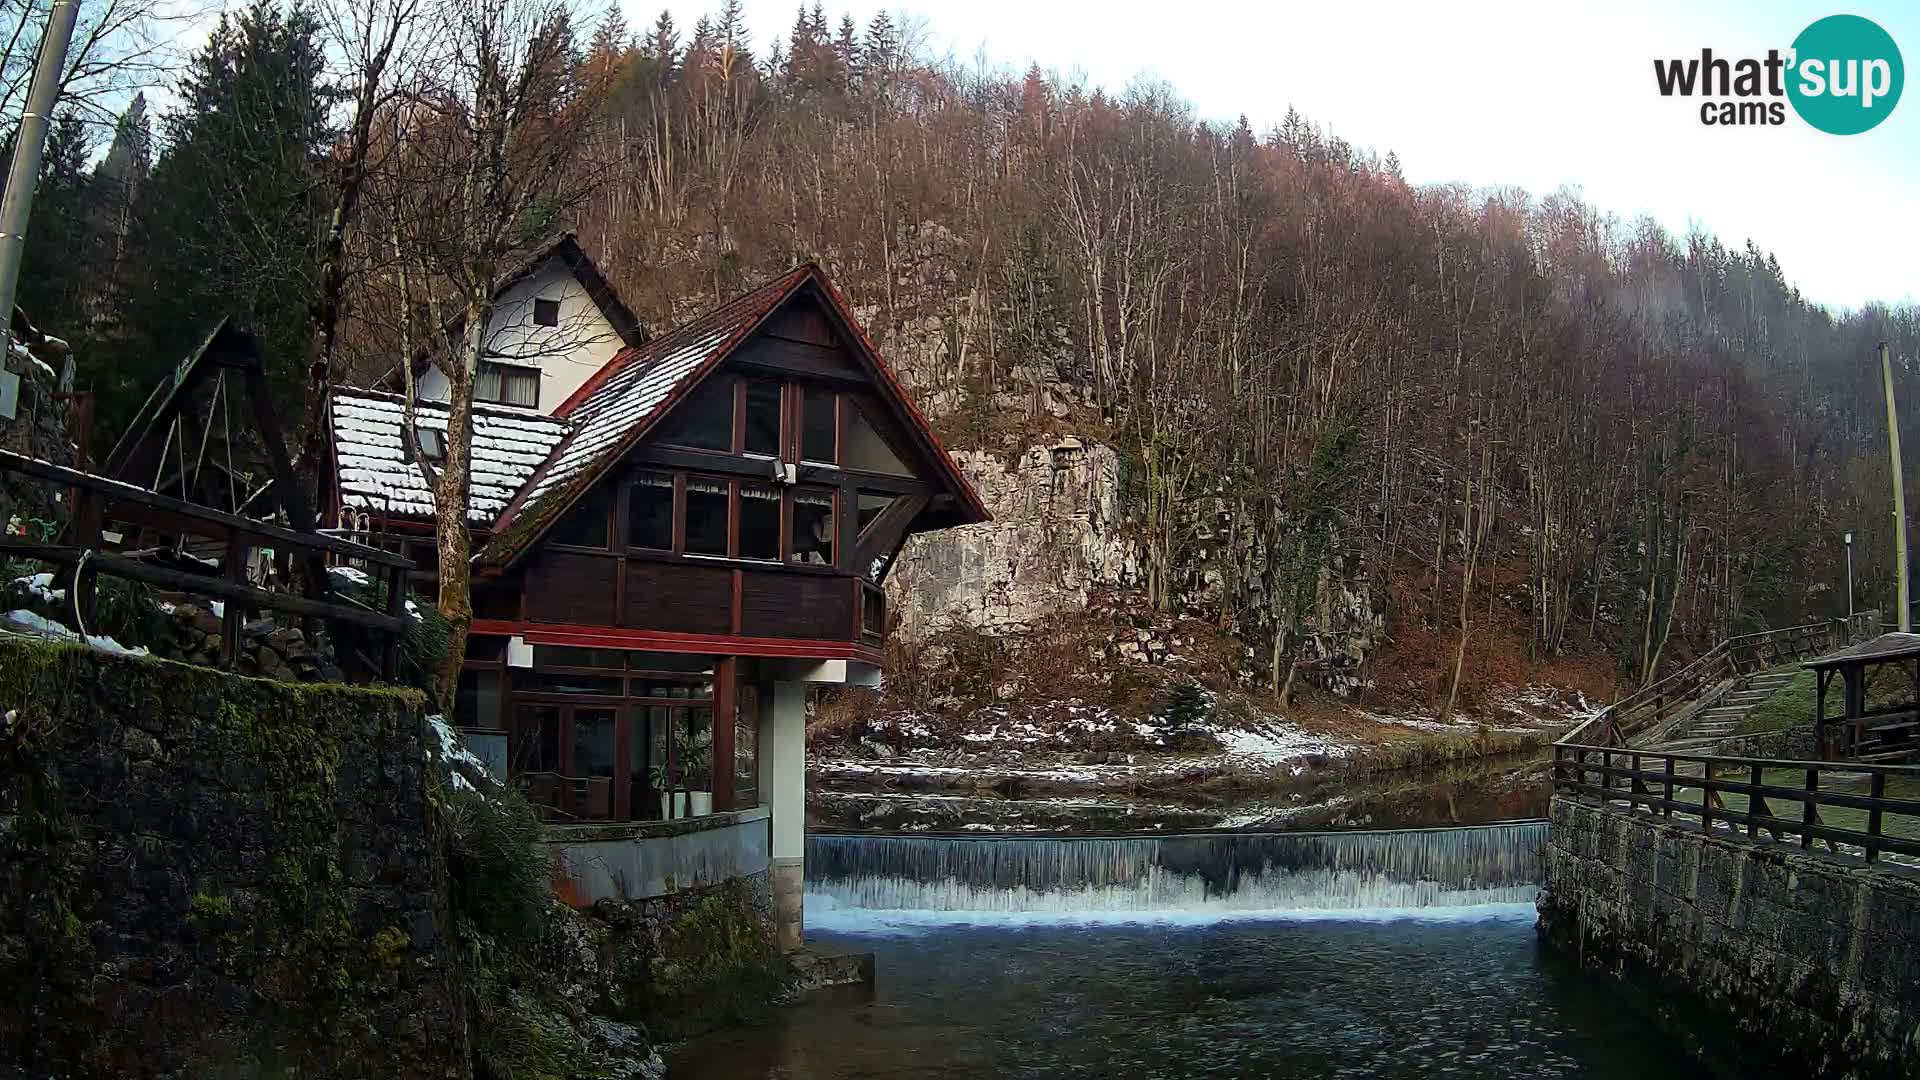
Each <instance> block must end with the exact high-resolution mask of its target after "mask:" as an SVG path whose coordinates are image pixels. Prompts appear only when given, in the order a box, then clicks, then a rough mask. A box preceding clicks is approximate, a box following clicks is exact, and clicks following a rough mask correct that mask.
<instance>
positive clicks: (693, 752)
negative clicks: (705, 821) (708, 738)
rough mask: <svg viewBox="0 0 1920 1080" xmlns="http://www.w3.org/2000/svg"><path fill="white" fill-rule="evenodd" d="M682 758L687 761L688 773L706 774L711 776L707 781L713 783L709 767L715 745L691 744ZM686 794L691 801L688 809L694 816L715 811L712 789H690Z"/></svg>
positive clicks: (690, 774) (691, 774) (701, 815)
mask: <svg viewBox="0 0 1920 1080" xmlns="http://www.w3.org/2000/svg"><path fill="white" fill-rule="evenodd" d="M682 760H683V761H685V762H686V764H685V769H686V775H688V776H706V777H708V778H709V779H708V781H707V783H708V784H709V785H711V784H712V783H713V781H712V779H711V777H712V772H711V771H710V769H709V767H708V766H709V765H710V764H711V762H712V760H713V747H711V746H689V747H687V748H686V756H685V757H684V758H683V759H682ZM686 796H687V799H688V802H689V806H688V810H689V811H690V812H691V813H692V815H693V816H694V817H704V816H706V815H708V814H711V813H713V792H712V790H710V789H709V790H705V791H689V792H687V793H686Z"/></svg>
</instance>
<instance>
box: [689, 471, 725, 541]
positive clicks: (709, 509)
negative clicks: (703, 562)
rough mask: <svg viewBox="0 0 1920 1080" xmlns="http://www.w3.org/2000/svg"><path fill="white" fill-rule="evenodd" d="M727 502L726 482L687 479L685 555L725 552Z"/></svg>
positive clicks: (694, 478)
mask: <svg viewBox="0 0 1920 1080" xmlns="http://www.w3.org/2000/svg"><path fill="white" fill-rule="evenodd" d="M728 502H729V499H728V493H727V482H726V481H725V480H709V479H707V478H706V477H702V476H689V477H687V554H689V555H725V554H726V553H727V521H728V517H729V515H728Z"/></svg>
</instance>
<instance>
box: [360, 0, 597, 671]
mask: <svg viewBox="0 0 1920 1080" xmlns="http://www.w3.org/2000/svg"><path fill="white" fill-rule="evenodd" d="M574 14H575V12H574V10H573V9H572V8H571V7H570V6H569V5H568V4H567V3H566V2H565V0H483V2H481V3H476V4H471V5H460V6H458V7H457V8H449V9H447V10H446V11H445V12H444V18H445V19H446V20H447V22H446V26H445V30H446V33H445V35H444V37H443V39H442V45H443V47H441V48H439V49H437V50H436V51H434V52H433V53H431V54H430V56H429V57H427V58H426V62H423V63H421V64H419V65H418V73H419V76H418V79H417V80H416V83H415V85H414V87H412V88H411V90H410V92H409V93H408V94H407V97H406V100H405V102H404V103H403V104H402V105H401V106H400V107H398V108H396V110H395V116H394V118H393V138H394V140H395V145H394V147H393V149H392V151H391V152H390V153H388V154H387V155H386V156H385V161H384V165H383V168H382V171H381V174H380V175H379V176H378V177H376V178H375V180H374V181H373V186H374V187H375V188H376V189H377V191H378V195H377V197H379V198H381V199H382V200H383V201H384V203H385V205H384V206H383V207H382V211H383V215H384V216H385V218H386V220H387V222H388V233H389V237H390V239H391V246H392V250H393V252H394V257H395V260H396V264H397V266H398V267H399V268H401V270H402V271H403V274H404V276H403V277H402V278H401V280H402V281H403V282H404V283H405V286H406V290H407V293H408V297H407V299H409V300H413V299H415V298H418V300H419V303H420V308H421V315H422V316H423V319H424V321H425V322H426V324H427V327H426V333H427V334H430V335H431V337H430V338H427V340H426V347H427V348H428V349H429V350H431V351H432V352H433V353H434V354H435V355H436V356H437V358H438V363H439V366H440V368H441V370H442V371H443V372H444V373H445V374H446V376H447V383H448V402H447V408H448V418H447V438H446V453H445V458H444V460H443V462H442V465H441V468H440V469H439V472H438V475H437V476H436V477H434V478H433V479H434V516H435V529H436V538H437V540H438V546H439V589H440V596H439V608H440V612H441V614H442V615H443V616H445V618H446V621H447V624H448V628H449V636H448V649H447V658H446V662H445V664H444V666H443V667H442V669H441V671H440V672H439V673H438V677H437V679H436V687H437V689H438V690H439V692H440V693H441V695H442V696H443V697H444V698H446V699H447V700H451V699H452V695H453V691H454V687H455V685H456V683H457V681H458V679H459V674H460V667H461V661H462V657H463V655H464V652H465V646H466V637H467V630H468V627H469V626H470V625H471V624H472V621H473V607H472V602H471V599H470V596H469V592H468V589H469V583H470V574H469V561H470V559H471V545H470V540H469V535H468V532H467V528H468V521H467V513H468V507H469V503H470V480H469V463H470V461H471V459H472V446H473V401H474V383H475V378H476V372H477V371H478V369H479V365H480V362H481V360H482V359H483V357H485V356H486V355H487V349H488V345H489V330H490V328H491V327H492V326H493V324H494V307H495V294H496V291H497V290H498V288H499V285H500V283H501V281H500V279H501V276H502V274H503V273H504V272H506V271H507V270H509V269H510V260H511V258H512V257H513V256H514V254H515V253H516V252H517V251H519V250H520V249H522V248H523V247H524V246H525V245H526V244H527V242H528V241H529V240H530V239H531V235H530V233H529V227H530V220H529V215H530V212H531V211H533V210H535V208H536V205H538V207H539V208H540V209H541V210H542V211H543V212H545V213H547V214H552V213H556V212H558V211H559V210H560V209H563V208H565V207H566V206H568V205H570V204H571V203H572V202H574V201H576V200H577V199H578V198H579V197H580V195H581V193H582V192H583V191H584V190H586V189H588V188H590V187H591V186H592V185H593V183H594V179H593V170H591V169H587V168H579V167H576V166H578V165H579V164H580V163H579V162H578V161H577V148H578V147H579V146H580V145H582V144H583V142H585V141H586V140H585V139H584V135H585V129H586V128H587V127H588V126H589V125H591V124H592V123H593V122H594V121H595V119H596V117H597V114H598V109H597V105H598V101H599V98H600V96H601V94H600V87H599V86H597V85H594V84H591V83H585V82H582V81H580V79H579V73H578V72H577V71H576V69H575V65H574V63H573V57H572V55H571V50H572V38H571V25H572V19H573V16H574ZM406 314H407V315H410V314H411V313H406ZM410 340H411V335H404V336H403V341H410ZM397 359H398V362H399V363H400V364H401V365H402V367H403V368H408V369H410V367H411V365H412V364H414V362H415V360H416V357H415V356H414V355H412V354H411V353H403V354H402V355H400V356H399V357H398V358H397ZM409 397H410V398H411V395H410V396H409ZM408 427H409V430H408V434H407V437H408V438H413V437H414V432H413V431H412V424H411V422H410V423H409V425H408Z"/></svg>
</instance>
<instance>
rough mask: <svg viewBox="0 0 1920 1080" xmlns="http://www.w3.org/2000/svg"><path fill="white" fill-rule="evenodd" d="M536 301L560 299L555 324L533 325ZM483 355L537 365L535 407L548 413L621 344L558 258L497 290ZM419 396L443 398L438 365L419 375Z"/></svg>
mask: <svg viewBox="0 0 1920 1080" xmlns="http://www.w3.org/2000/svg"><path fill="white" fill-rule="evenodd" d="M536 299H543V300H559V301H560V324H559V325H558V326H537V325H535V324H534V321H533V302H534V300H536ZM487 334H488V339H487V351H488V359H490V360H494V361H497V362H499V363H503V364H518V365H521V366H524V367H537V368H539V369H540V403H539V410H540V411H541V412H543V413H546V414H548V415H552V413H553V411H554V410H555V409H557V408H559V407H560V403H561V402H563V401H565V400H567V398H568V396H569V395H571V394H572V393H573V392H574V391H575V390H577V389H579V388H580V384H582V383H584V382H586V381H587V379H588V378H589V377H590V376H592V375H593V373H594V372H596V371H599V370H600V368H601V367H603V366H604V365H605V364H606V362H607V361H608V360H611V359H613V354H614V353H617V352H619V351H620V349H621V348H622V347H623V345H624V342H622V341H621V340H620V335H619V334H617V333H615V332H614V329H613V324H612V323H610V322H608V321H607V318H606V316H605V315H603V314H601V312H600V308H599V306H598V305H597V304H595V303H594V302H593V300H592V298H591V297H589V296H588V295H587V290H586V287H585V286H583V285H581V284H580V282H579V281H578V280H577V279H576V278H575V277H574V276H573V271H572V270H569V269H568V268H567V264H566V263H565V262H564V261H562V260H561V259H560V258H558V257H557V256H556V257H554V258H551V259H548V260H547V261H546V263H545V264H543V265H542V266H541V267H540V269H538V270H536V271H534V272H533V273H531V274H529V275H527V276H526V277H524V278H522V279H521V280H519V281H518V282H515V283H514V285H513V286H512V287H511V288H509V289H507V290H506V291H505V292H503V293H501V294H500V298H499V300H498V301H496V302H495V304H494V309H493V322H492V324H491V325H490V326H489V327H488V330H487ZM418 390H419V394H420V397H421V398H422V399H423V400H426V401H446V400H447V399H448V398H449V397H450V396H451V390H450V388H449V386H448V384H447V377H446V375H445V374H444V373H442V372H441V371H440V370H439V369H438V368H437V367H436V368H432V369H429V370H428V371H427V372H426V373H425V374H424V375H422V376H421V377H420V382H419V386H418Z"/></svg>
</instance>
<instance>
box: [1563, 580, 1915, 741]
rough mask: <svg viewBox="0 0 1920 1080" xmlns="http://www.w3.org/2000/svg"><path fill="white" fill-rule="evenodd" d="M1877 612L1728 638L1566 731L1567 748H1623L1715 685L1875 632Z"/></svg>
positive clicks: (1677, 714)
mask: <svg viewBox="0 0 1920 1080" xmlns="http://www.w3.org/2000/svg"><path fill="white" fill-rule="evenodd" d="M1879 625H1880V613H1879V612H1878V611H1863V612H1860V613H1859V614H1857V615H1854V616H1853V617H1852V618H1850V619H1832V620H1829V621H1827V622H1818V623H1807V624H1805V625H1803V626H1790V627H1787V628H1785V629H1782V630H1764V631H1761V632H1760V633H1757V634H1745V635H1742V636H1740V637H1736V638H1728V639H1727V640H1725V641H1722V642H1721V643H1719V644H1718V645H1715V646H1714V647H1713V648H1711V649H1708V650H1707V651H1706V652H1705V653H1704V654H1702V655H1701V656H1700V658H1699V659H1697V660H1695V661H1694V662H1693V663H1691V664H1688V665H1687V666H1686V667H1683V668H1681V669H1680V670H1678V671H1676V672H1674V673H1673V674H1671V675H1668V676H1666V677H1665V678H1663V679H1660V680H1659V681H1657V682H1654V683H1651V684H1649V685H1647V686H1643V687H1641V688H1640V689H1639V690H1636V691H1634V692H1633V693H1631V694H1628V695H1627V696H1626V697H1624V698H1621V699H1620V700H1619V701H1616V702H1614V703H1613V704H1612V705H1609V706H1607V707H1606V708H1605V709H1602V710H1601V711H1600V713H1599V714H1598V715H1596V716H1594V717H1593V718H1592V719H1590V720H1588V721H1586V722H1585V723H1583V724H1581V725H1580V726H1579V727H1577V728H1575V729H1573V730H1572V731H1570V732H1568V733H1567V734H1566V736H1565V737H1564V738H1563V739H1562V740H1561V742H1562V743H1563V744H1568V745H1589V746H1610V747H1624V746H1627V745H1629V744H1630V743H1631V742H1632V741H1633V739H1634V738H1635V737H1636V736H1638V735H1640V734H1642V733H1644V732H1646V731H1649V730H1652V729H1654V728H1656V727H1664V726H1666V725H1667V724H1668V723H1670V722H1671V721H1674V720H1676V719H1678V718H1679V717H1680V716H1682V715H1683V714H1684V713H1685V712H1686V711H1687V710H1689V709H1691V708H1693V707H1695V706H1696V705H1697V704H1698V703H1699V701H1700V698H1701V697H1702V695H1704V694H1705V693H1706V692H1707V691H1709V690H1711V689H1712V688H1713V687H1715V686H1717V685H1719V684H1720V683H1723V682H1726V681H1728V680H1731V679H1736V678H1739V677H1741V676H1743V675H1751V674H1753V673H1754V672H1756V671H1764V670H1766V669H1767V668H1771V667H1778V666H1779V665H1781V664H1787V663H1792V662H1794V661H1796V660H1805V659H1807V658H1809V657H1813V656H1818V655H1820V654H1821V653H1824V652H1831V651H1833V650H1835V649H1840V648H1844V647H1846V646H1847V645H1849V644H1851V643H1853V642H1855V641H1862V640H1865V639H1866V638H1868V637H1870V636H1872V635H1873V634H1874V633H1876V632H1877V631H1878V627H1879Z"/></svg>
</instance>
